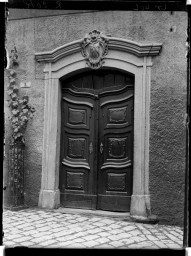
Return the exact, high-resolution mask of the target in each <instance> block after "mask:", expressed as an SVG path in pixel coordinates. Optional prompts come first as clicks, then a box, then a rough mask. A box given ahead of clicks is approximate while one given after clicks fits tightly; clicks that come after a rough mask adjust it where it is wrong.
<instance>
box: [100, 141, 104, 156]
mask: <svg viewBox="0 0 191 256" xmlns="http://www.w3.org/2000/svg"><path fill="white" fill-rule="evenodd" d="M100 153H101V154H102V153H103V143H102V142H101V144H100Z"/></svg>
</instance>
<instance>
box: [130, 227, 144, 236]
mask: <svg viewBox="0 0 191 256" xmlns="http://www.w3.org/2000/svg"><path fill="white" fill-rule="evenodd" d="M128 233H129V234H130V235H132V236H137V235H142V233H141V232H140V231H139V230H137V229H135V230H132V231H129V232H128Z"/></svg>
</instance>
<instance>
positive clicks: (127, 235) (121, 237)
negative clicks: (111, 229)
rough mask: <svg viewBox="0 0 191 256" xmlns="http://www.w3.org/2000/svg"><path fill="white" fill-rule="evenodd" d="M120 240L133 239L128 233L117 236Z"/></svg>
mask: <svg viewBox="0 0 191 256" xmlns="http://www.w3.org/2000/svg"><path fill="white" fill-rule="evenodd" d="M117 236H118V237H119V238H120V239H123V238H130V237H132V236H131V235H130V234H128V233H120V234H118V235H117Z"/></svg>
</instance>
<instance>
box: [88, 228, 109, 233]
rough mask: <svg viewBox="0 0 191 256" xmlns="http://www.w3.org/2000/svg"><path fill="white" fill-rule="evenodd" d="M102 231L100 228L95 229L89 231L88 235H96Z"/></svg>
mask: <svg viewBox="0 0 191 256" xmlns="http://www.w3.org/2000/svg"><path fill="white" fill-rule="evenodd" d="M101 231H102V229H100V228H95V229H91V230H88V233H89V234H96V233H98V232H101ZM107 234H108V233H107Z"/></svg>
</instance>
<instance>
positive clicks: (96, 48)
mask: <svg viewBox="0 0 191 256" xmlns="http://www.w3.org/2000/svg"><path fill="white" fill-rule="evenodd" d="M108 41H109V40H108V38H107V37H106V36H104V35H103V34H102V33H101V32H99V31H97V30H93V31H92V32H89V34H86V35H85V37H84V39H83V40H82V42H81V47H82V55H83V57H85V59H86V63H87V65H88V66H89V67H90V68H92V69H98V68H100V67H101V66H102V64H103V63H104V60H103V57H104V56H106V55H107V53H108Z"/></svg>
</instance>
